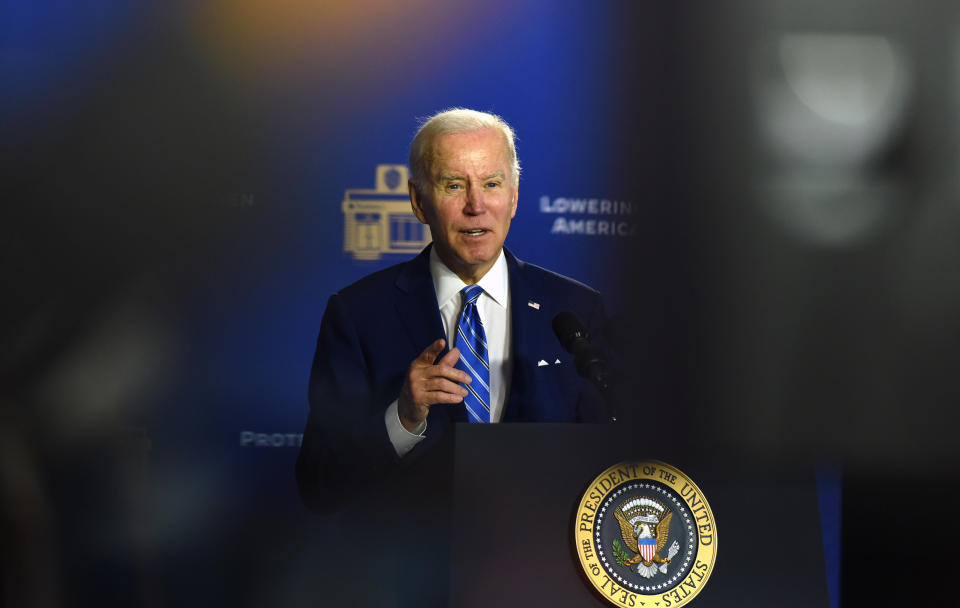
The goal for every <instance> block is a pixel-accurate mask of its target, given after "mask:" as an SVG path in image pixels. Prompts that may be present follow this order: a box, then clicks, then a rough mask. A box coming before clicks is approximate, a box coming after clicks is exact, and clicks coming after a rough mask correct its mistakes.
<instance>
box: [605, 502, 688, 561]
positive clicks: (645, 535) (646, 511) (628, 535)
mask: <svg viewBox="0 0 960 608" xmlns="http://www.w3.org/2000/svg"><path fill="white" fill-rule="evenodd" d="M614 515H615V516H616V517H617V521H618V522H620V536H621V537H622V538H623V542H624V544H626V546H627V548H628V549H630V550H631V551H633V552H634V555H632V556H631V555H629V554H628V553H627V552H626V551H625V550H624V549H623V546H622V545H621V544H620V542H619V540H618V539H614V541H613V554H614V557H615V559H616V560H617V563H618V564H619V565H621V566H626V567H627V569H633V566H634V565H636V566H637V574H639V575H640V576H642V577H644V578H653V576H654V575H655V574H657V572H660V573H661V574H666V573H667V566H668V565H669V564H670V561H671V560H672V559H673V556H674V555H676V554H677V552H678V551H679V550H680V544H679V543H678V542H677V541H676V540H674V541H673V544H671V545H670V549H669V551H668V552H667V557H665V558H664V557H661V556H660V552H661V551H663V548H664V547H665V546H666V545H667V540H668V536H669V534H670V520H671V519H672V518H673V512H672V511H670V510H668V509H667V508H666V507H665V506H664V505H663V504H662V503H661V502H660V501H657V500H653V499H652V498H646V497H643V498H632V499H630V500H627V501H625V502H624V503H622V504H621V505H620V506H618V507H617V509H616V510H615V511H614Z"/></svg>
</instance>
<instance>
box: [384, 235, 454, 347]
mask: <svg viewBox="0 0 960 608" xmlns="http://www.w3.org/2000/svg"><path fill="white" fill-rule="evenodd" d="M395 285H396V288H397V292H398V295H397V298H396V300H395V304H396V308H397V313H398V316H399V318H400V322H401V323H402V324H403V328H404V330H405V331H406V332H407V337H408V338H409V339H410V342H411V344H412V345H413V348H414V350H415V351H416V353H417V354H420V353H421V352H422V351H423V349H425V348H426V347H427V346H429V345H430V343H431V342H433V341H434V340H436V339H437V338H443V337H444V334H443V321H442V320H441V319H440V311H439V309H438V308H437V293H436V290H434V288H433V278H431V276H430V247H427V248H426V249H424V250H423V251H422V252H421V253H420V255H418V256H417V257H415V258H414V259H412V260H410V261H409V262H408V263H407V264H406V265H404V267H403V270H402V271H401V272H400V276H398V277H397V281H396V283H395Z"/></svg>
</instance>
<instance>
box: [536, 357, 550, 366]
mask: <svg viewBox="0 0 960 608" xmlns="http://www.w3.org/2000/svg"><path fill="white" fill-rule="evenodd" d="M544 365H550V364H549V363H547V362H546V361H544V360H543V359H540V361H539V362H538V363H537V367H543V366H544Z"/></svg>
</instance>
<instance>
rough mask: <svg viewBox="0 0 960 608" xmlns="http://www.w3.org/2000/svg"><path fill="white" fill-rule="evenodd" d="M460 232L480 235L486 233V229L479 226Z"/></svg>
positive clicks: (468, 234)
mask: <svg viewBox="0 0 960 608" xmlns="http://www.w3.org/2000/svg"><path fill="white" fill-rule="evenodd" d="M460 232H462V233H463V234H466V235H467V236H480V235H481V234H483V233H485V232H486V230H484V229H483V228H477V229H475V230H461V231H460Z"/></svg>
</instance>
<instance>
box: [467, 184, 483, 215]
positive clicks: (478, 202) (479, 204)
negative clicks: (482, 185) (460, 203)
mask: <svg viewBox="0 0 960 608" xmlns="http://www.w3.org/2000/svg"><path fill="white" fill-rule="evenodd" d="M484 208H485V206H484V202H483V192H482V191H481V190H480V189H479V188H475V187H473V186H471V187H469V188H467V197H466V204H465V205H464V208H463V211H464V213H466V214H468V215H479V214H481V213H483V211H484Z"/></svg>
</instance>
